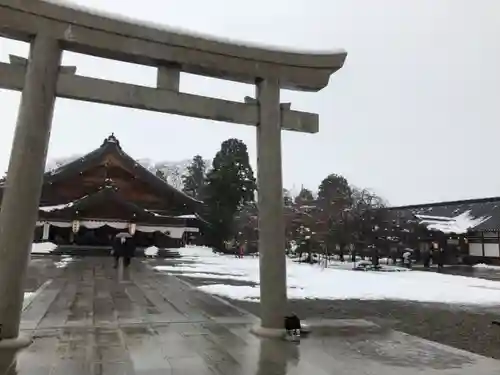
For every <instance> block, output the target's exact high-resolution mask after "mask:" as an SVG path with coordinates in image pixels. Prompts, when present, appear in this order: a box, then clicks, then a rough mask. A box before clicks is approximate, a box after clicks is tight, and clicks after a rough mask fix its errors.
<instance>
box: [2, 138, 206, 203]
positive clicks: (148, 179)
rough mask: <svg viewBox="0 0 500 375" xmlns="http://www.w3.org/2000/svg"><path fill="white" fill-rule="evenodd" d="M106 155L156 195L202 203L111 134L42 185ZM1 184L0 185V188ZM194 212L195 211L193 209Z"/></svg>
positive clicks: (94, 162) (87, 167)
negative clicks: (135, 156)
mask: <svg viewBox="0 0 500 375" xmlns="http://www.w3.org/2000/svg"><path fill="white" fill-rule="evenodd" d="M108 155H114V156H116V157H117V158H118V159H119V160H120V161H121V162H122V163H123V164H124V165H126V166H128V167H129V168H130V169H131V170H133V171H134V173H135V174H136V176H137V178H139V179H140V180H142V181H143V182H145V183H146V184H147V185H149V186H151V187H152V188H153V189H154V190H156V191H157V192H158V193H161V194H166V195H173V196H174V197H175V198H176V200H178V201H179V202H181V203H183V204H185V205H186V206H187V207H189V208H194V207H199V206H200V205H201V204H202V202H201V201H198V200H196V199H194V198H192V197H190V196H189V195H187V194H185V193H184V192H182V191H180V190H178V189H176V188H174V187H173V186H171V185H170V184H169V183H168V182H166V181H164V180H162V179H161V178H159V177H157V176H156V175H155V174H153V173H151V172H150V171H149V170H148V169H147V168H145V167H144V166H142V165H141V164H140V163H138V162H137V161H136V160H135V159H133V158H132V157H131V156H130V155H128V154H127V153H126V152H125V151H124V150H123V149H122V148H121V146H120V142H119V140H118V139H117V138H116V137H115V136H114V135H113V134H111V135H110V136H109V137H107V138H106V139H104V141H103V143H102V144H101V146H100V147H99V148H97V149H95V150H94V151H91V152H89V153H88V154H86V155H84V156H82V157H80V158H78V159H76V160H73V161H71V162H69V163H67V164H64V165H62V166H61V167H59V168H57V169H54V170H51V171H48V172H46V173H45V175H44V185H45V184H53V183H55V182H57V181H61V180H65V179H68V178H71V177H72V176H75V175H77V174H79V173H82V172H83V171H85V170H87V169H89V168H91V167H93V166H95V165H96V164H98V163H99V162H100V161H101V160H102V159H103V158H105V157H106V156H108ZM2 185H3V183H0V187H1V186H2ZM193 211H194V212H196V211H197V210H196V209H194V210H193Z"/></svg>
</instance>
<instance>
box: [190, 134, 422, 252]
mask: <svg viewBox="0 0 500 375" xmlns="http://www.w3.org/2000/svg"><path fill="white" fill-rule="evenodd" d="M207 170H208V171H207ZM182 182H183V191H184V192H185V193H186V194H188V195H190V196H192V197H193V198H195V199H198V200H202V201H203V202H204V211H203V212H202V215H203V216H204V218H205V219H206V220H207V222H208V223H209V224H210V228H209V229H208V233H206V235H207V239H208V240H209V242H210V245H211V246H213V247H215V248H216V249H219V250H221V251H224V250H226V251H227V250H229V251H231V249H234V248H235V247H237V246H239V245H241V244H242V243H246V244H247V247H248V249H249V251H252V250H254V251H257V239H258V211H257V204H256V200H255V193H256V190H257V186H256V179H255V177H254V172H253V170H252V167H251V166H250V162H249V156H248V150H247V146H246V145H245V144H244V143H243V142H242V141H241V140H238V139H228V140H226V141H224V142H222V144H221V148H220V150H219V151H218V152H217V154H216V155H215V157H214V159H213V161H212V165H211V167H210V168H207V166H206V162H205V161H204V160H203V158H202V157H201V156H199V155H197V156H195V157H194V158H193V160H192V163H191V165H190V166H189V167H188V168H187V171H186V173H185V174H184V175H183V176H182ZM283 205H284V216H285V217H284V220H285V223H286V239H287V251H288V252H299V253H308V254H309V255H311V254H313V253H323V254H338V255H340V256H341V257H344V256H345V255H347V254H349V255H350V256H352V257H355V256H356V255H363V254H365V253H366V252H367V251H370V249H374V248H376V249H378V250H379V251H380V252H381V253H382V254H384V253H386V254H388V255H389V254H390V252H391V251H394V249H396V250H401V248H402V247H403V248H404V247H417V245H418V238H419V236H424V235H427V234H425V233H423V231H425V229H424V228H422V227H421V226H420V225H419V224H418V222H416V221H415V220H414V219H413V217H400V216H398V215H395V214H394V212H392V211H391V210H389V209H388V208H387V204H386V202H385V201H384V200H383V199H382V198H381V197H380V196H378V195H377V194H375V193H374V192H372V191H370V190H368V189H361V188H358V187H355V186H352V185H351V184H349V182H348V181H347V179H346V178H345V177H343V176H341V175H338V174H330V175H328V176H326V177H325V178H324V179H323V181H321V183H320V185H319V186H318V189H317V192H313V191H311V190H308V189H306V188H302V189H301V190H300V192H299V194H298V195H297V196H295V197H292V196H291V194H290V192H289V191H288V190H284V191H283Z"/></svg>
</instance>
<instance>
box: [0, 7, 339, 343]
mask: <svg viewBox="0 0 500 375" xmlns="http://www.w3.org/2000/svg"><path fill="white" fill-rule="evenodd" d="M0 36H3V37H6V38H10V39H17V40H22V41H26V42H29V43H30V45H31V47H30V54H29V59H28V61H26V60H24V59H22V58H18V57H16V56H11V60H10V63H0V88H5V89H11V90H20V91H22V98H21V104H20V108H19V114H18V118H17V124H16V131H15V136H14V141H13V146H12V152H11V157H10V162H9V168H8V174H7V176H8V177H7V182H6V185H7V186H6V189H5V192H4V196H3V201H2V206H1V210H0V259H1V262H0V325H1V326H2V330H1V332H0V339H2V340H0V347H1V346H2V345H3V346H10V347H15V346H18V347H22V346H23V345H27V344H29V340H22V339H20V338H19V337H18V333H19V323H20V315H21V308H22V302H23V282H24V277H25V273H26V268H27V262H28V259H29V252H30V249H31V243H32V240H33V229H34V227H35V224H36V220H37V212H38V203H39V199H40V194H41V187H42V178H43V172H44V166H45V162H46V157H47V148H48V143H49V137H50V130H51V123H52V115H53V108H54V103H55V99H56V97H57V96H59V97H64V98H70V99H76V100H83V101H89V102H96V103H105V104H111V105H116V106H123V107H130V108H139V109H144V110H150V111H157V112H164V113H173V114H178V115H184V116H190V117H197V118H203V119H211V120H217V121H226V122H232V123H238V124H246V125H253V126H256V127H257V155H258V156H257V181H258V191H259V194H258V209H259V252H260V293H261V324H260V326H259V327H256V329H255V332H257V333H260V334H262V335H267V336H276V335H281V334H282V333H283V331H284V323H283V322H284V316H285V313H286V308H287V307H286V306H287V293H286V259H285V229H284V219H283V199H282V198H283V197H282V166H281V129H285V130H292V131H299V132H305V133H315V132H317V131H318V115H316V114H312V113H305V112H299V111H293V110H291V109H290V104H288V103H287V104H283V105H282V104H281V103H280V89H282V88H284V89H290V90H301V91H319V90H321V89H323V88H324V87H326V86H327V84H328V81H329V78H330V76H331V75H332V74H333V73H334V72H336V71H337V70H338V69H340V68H341V67H342V66H343V64H344V61H345V58H346V55H347V54H346V52H344V51H335V52H331V53H307V52H294V51H280V50H277V49H270V48H265V47H259V46H249V45H243V44H241V43H235V42H228V41H221V40H217V39H212V38H209V37H206V36H200V35H192V34H187V33H182V32H179V31H175V30H171V29H167V28H165V27H158V26H152V25H148V24H141V23H137V22H132V21H130V20H123V19H120V18H119V17H117V16H113V15H104V14H99V13H97V12H94V11H90V10H82V9H76V8H73V7H71V6H69V5H64V2H62V1H57V2H56V1H55V0H51V1H41V0H29V1H19V0H0ZM63 50H67V51H74V52H78V53H83V54H88V55H93V56H98V57H103V58H108V59H114V60H120V61H126V62H131V63H136V64H142V65H148V66H153V67H156V68H157V70H158V76H157V77H158V79H157V87H156V88H151V87H145V86H138V85H130V84H125V83H119V82H113V81H108V80H102V79H95V78H90V77H84V76H79V75H77V74H76V68H75V67H61V66H60V63H61V56H62V52H63ZM182 72H186V73H191V74H198V75H203V76H208V77H215V78H220V79H224V80H231V81H237V82H243V83H248V84H252V85H255V86H256V98H255V99H253V98H247V100H245V101H242V102H235V101H227V100H221V99H215V98H210V97H203V96H197V95H191V94H187V93H182V92H180V91H179V81H180V73H182ZM2 343H3V344H2Z"/></svg>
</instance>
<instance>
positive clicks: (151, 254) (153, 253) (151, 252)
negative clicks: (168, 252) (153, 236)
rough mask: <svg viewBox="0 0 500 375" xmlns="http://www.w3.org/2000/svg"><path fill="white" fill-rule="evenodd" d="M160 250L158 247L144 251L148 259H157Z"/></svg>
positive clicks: (151, 247)
mask: <svg viewBox="0 0 500 375" xmlns="http://www.w3.org/2000/svg"><path fill="white" fill-rule="evenodd" d="M158 250H159V249H158V248H157V247H156V246H150V247H147V248H146V249H144V255H146V256H147V257H155V256H156V255H157V254H158Z"/></svg>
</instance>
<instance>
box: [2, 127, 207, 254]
mask: <svg viewBox="0 0 500 375" xmlns="http://www.w3.org/2000/svg"><path fill="white" fill-rule="evenodd" d="M4 187H5V182H1V183H0V194H1V195H3V189H4ZM201 210H202V202H200V201H197V200H195V199H193V198H191V197H189V196H188V195H186V194H184V193H183V192H181V191H179V190H177V189H175V188H173V187H172V186H170V185H169V184H168V183H167V182H165V181H164V180H162V179H161V178H159V177H157V176H155V175H154V174H153V173H151V172H150V171H149V170H147V169H146V168H144V167H143V166H142V165H141V164H139V163H137V162H136V161H135V160H134V159H133V158H132V157H130V156H129V155H128V154H127V153H126V152H125V151H123V149H122V148H121V147H120V143H119V141H118V139H116V137H115V136H114V135H111V136H109V137H108V138H106V139H105V140H104V142H103V143H102V145H101V147H99V148H97V149H96V150H94V151H92V152H90V153H88V154H87V155H85V156H83V157H81V158H79V159H76V160H74V161H72V162H70V163H68V164H65V165H63V166H61V167H59V168H57V169H55V170H53V171H49V172H46V173H45V176H44V181H43V190H42V196H41V199H40V207H39V212H38V215H39V219H38V222H37V228H36V232H35V241H37V242H39V241H51V242H54V243H56V244H58V245H66V246H67V245H79V246H83V247H92V246H97V247H103V246H110V245H111V240H112V238H113V237H114V236H115V235H116V234H117V233H118V232H123V231H128V232H131V233H133V234H134V236H135V238H136V241H137V244H138V246H139V247H148V246H153V245H155V246H158V247H178V246H180V245H182V244H184V243H186V242H190V241H192V240H194V239H195V238H197V237H199V235H200V231H201V229H202V228H203V225H204V222H203V220H202V219H201V218H200V217H199V216H198V213H200V212H201Z"/></svg>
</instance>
